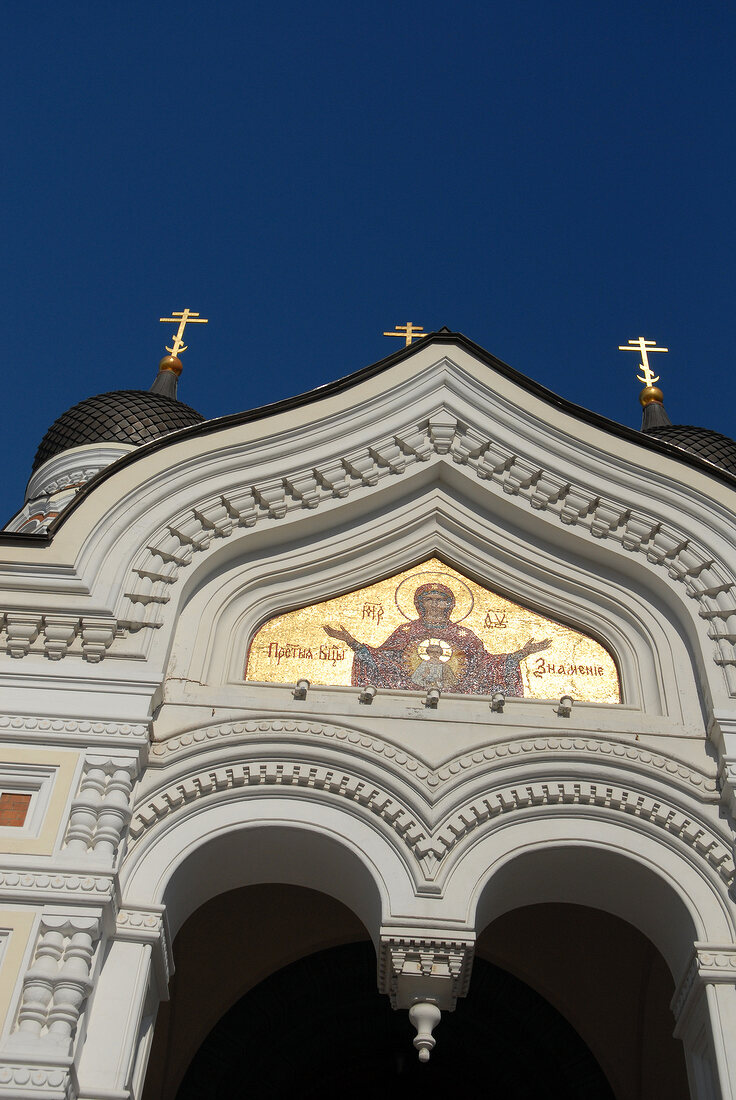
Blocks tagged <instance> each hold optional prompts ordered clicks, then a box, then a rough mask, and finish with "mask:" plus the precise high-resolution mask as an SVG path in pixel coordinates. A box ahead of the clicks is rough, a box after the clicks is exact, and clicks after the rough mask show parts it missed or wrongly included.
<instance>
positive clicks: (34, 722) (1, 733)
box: [0, 714, 149, 752]
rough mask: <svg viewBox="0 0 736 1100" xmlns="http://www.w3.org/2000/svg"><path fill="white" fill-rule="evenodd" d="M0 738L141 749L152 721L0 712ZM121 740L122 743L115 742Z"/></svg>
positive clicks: (145, 741) (24, 741) (147, 737)
mask: <svg viewBox="0 0 736 1100" xmlns="http://www.w3.org/2000/svg"><path fill="white" fill-rule="evenodd" d="M0 741H22V742H23V743H24V744H28V743H34V742H36V741H39V742H42V743H48V742H49V741H50V742H52V743H53V744H69V745H81V746H84V747H91V746H93V745H98V746H100V747H103V748H106V749H110V748H113V747H114V748H115V749H117V748H121V749H122V748H135V749H137V750H138V752H140V750H141V749H145V748H147V746H148V742H149V725H148V723H145V722H106V721H102V722H95V721H93V720H89V721H85V720H83V719H77V718H41V717H35V716H33V715H20V714H3V715H0ZM117 741H119V742H120V745H116V744H115V743H116V742H117Z"/></svg>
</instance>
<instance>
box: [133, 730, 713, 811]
mask: <svg viewBox="0 0 736 1100" xmlns="http://www.w3.org/2000/svg"><path fill="white" fill-rule="evenodd" d="M253 734H255V735H256V736H257V735H259V734H277V735H279V734H288V735H293V734H296V735H298V736H307V737H310V738H312V737H316V738H320V739H325V740H326V741H340V742H343V743H345V744H346V746H355V747H356V748H360V749H363V750H369V751H370V752H372V753H375V754H376V755H377V756H382V757H384V759H386V760H388V761H390V762H391V763H392V764H394V765H398V766H399V767H400V768H402V769H404V770H406V771H408V772H409V773H410V774H411V775H412V776H413V777H414V778H416V779H417V780H419V781H420V782H421V783H423V784H425V785H426V786H427V787H428V788H429V789H430V790H432V789H436V788H438V787H440V786H441V785H442V784H443V783H447V782H449V781H451V780H452V779H453V777H455V776H457V775H459V774H460V773H461V772H465V771H472V770H473V769H476V768H478V767H482V766H483V765H484V764H486V763H489V764H494V765H498V764H502V763H504V762H506V763H509V764H513V762H514V760H515V759H516V758H517V757H523V756H525V755H528V754H533V755H534V756H539V754H540V753H552V754H554V755H555V756H556V757H559V758H564V757H565V755H566V754H571V753H572V754H575V755H579V754H581V753H583V754H585V755H587V754H593V755H597V756H599V757H607V758H610V760H611V762H612V763H614V764H615V763H617V762H620V763H623V764H627V765H632V764H633V765H634V766H637V765H638V766H644V767H645V768H648V769H649V768H653V769H655V770H657V771H662V772H665V773H666V775H667V776H668V777H669V778H670V779H671V780H674V781H675V782H677V783H678V784H680V785H684V786H692V787H693V788H694V789H695V790H697V791H698V792H699V794H700V797H701V798H704V799H709V800H712V801H716V800H717V798H718V785H717V783H716V781H715V780H714V779H711V778H710V777H709V776H706V775H703V774H702V772H699V771H696V770H695V769H693V768H689V767H687V766H686V765H685V764H681V763H679V762H678V761H676V760H673V759H672V758H671V757H667V756H663V755H662V754H661V753H657V752H653V751H652V750H649V749H644V748H641V747H639V746H638V745H635V744H632V743H631V742H630V741H629V742H625V741H615V740H611V739H609V738H604V737H586V736H570V737H550V736H544V735H540V736H537V737H534V738H515V739H512V740H509V741H501V742H498V743H496V744H494V745H483V746H481V747H479V748H478V749H473V750H471V751H469V752H466V753H462V754H461V755H459V756H456V757H453V758H452V759H451V760H449V761H448V762H447V763H445V764H443V765H441V766H440V767H439V768H430V767H429V766H428V765H427V764H425V763H423V762H422V761H421V760H418V759H417V758H416V757H415V756H412V754H411V753H409V752H407V751H406V750H405V749H402V748H398V747H397V746H396V745H392V744H391V743H390V742H388V741H384V740H383V739H382V738H380V737H376V736H375V735H374V734H370V733H366V732H365V731H362V730H355V729H349V728H348V727H345V726H337V725H333V724H330V723H326V722H310V721H297V720H295V719H290V718H283V719H281V718H259V719H244V720H242V721H239V722H237V721H234V722H220V723H216V724H213V725H211V726H204V727H200V728H199V729H196V730H192V731H191V732H188V733H181V734H178V735H177V736H175V737H170V738H167V739H166V740H165V741H158V742H155V743H154V744H153V745H152V747H151V753H150V766H151V767H152V768H156V767H161V766H167V765H168V764H169V762H170V761H171V759H172V757H173V758H178V757H181V756H185V755H187V754H189V753H191V752H192V751H197V750H198V749H200V748H201V747H204V746H206V745H214V743H216V742H217V741H219V740H222V739H233V740H235V739H240V738H244V737H245V738H249V739H250V738H251V735H253Z"/></svg>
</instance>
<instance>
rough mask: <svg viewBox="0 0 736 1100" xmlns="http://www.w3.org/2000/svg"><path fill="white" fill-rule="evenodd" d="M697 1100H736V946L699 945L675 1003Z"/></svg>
mask: <svg viewBox="0 0 736 1100" xmlns="http://www.w3.org/2000/svg"><path fill="white" fill-rule="evenodd" d="M672 1011H673V1012H674V1014H675V1019H676V1021H677V1023H676V1025H675V1037H676V1038H678V1039H682V1042H683V1045H684V1047H685V1058H686V1061H687V1072H688V1079H689V1082H690V1093H691V1095H692V1097H693V1100H736V945H734V944H727V945H718V944H707V943H696V944H695V951H694V954H693V957H692V960H691V962H690V965H689V966H688V968H687V971H686V972H685V975H684V976H683V978H682V980H681V981H680V984H679V986H678V988H677V990H676V992H675V995H674V997H673V998H672Z"/></svg>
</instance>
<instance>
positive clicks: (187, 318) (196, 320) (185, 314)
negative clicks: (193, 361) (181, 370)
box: [159, 309, 208, 355]
mask: <svg viewBox="0 0 736 1100" xmlns="http://www.w3.org/2000/svg"><path fill="white" fill-rule="evenodd" d="M159 321H160V322H161V321H163V323H164V324H168V323H169V322H170V323H171V324H174V325H175V324H176V322H177V321H178V322H179V330H178V332H177V334H176V336H175V337H174V344H173V347H166V350H167V351H170V352H171V354H172V355H179V353H180V352H182V351H186V350H187V347H188V346H189V345H188V344H185V343H184V342H183V339H182V338H183V336H184V329H185V328H186V326H187V325H206V324H208V319H207V318H206V317H200V316H199V314H198V313H192V311H191V309H182V310H181V311H177V310H174V311H173V314H172V316H171V317H159Z"/></svg>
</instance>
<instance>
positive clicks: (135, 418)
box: [33, 390, 204, 470]
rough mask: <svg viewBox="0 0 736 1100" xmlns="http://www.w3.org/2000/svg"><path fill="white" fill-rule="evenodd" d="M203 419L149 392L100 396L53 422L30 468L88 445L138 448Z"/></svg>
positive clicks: (179, 404) (116, 392) (122, 392)
mask: <svg viewBox="0 0 736 1100" xmlns="http://www.w3.org/2000/svg"><path fill="white" fill-rule="evenodd" d="M203 420H204V417H203V416H202V415H201V414H200V413H198V412H197V411H196V409H192V408H190V406H189V405H184V404H183V403H182V402H181V401H177V400H176V399H175V398H171V397H165V396H164V395H163V394H160V393H151V392H150V390H114V391H113V392H112V393H100V394H98V395H97V397H88V398H87V399H86V401H80V402H79V404H78V405H73V406H72V408H71V409H68V410H67V411H66V412H65V413H64V414H63V415H62V416H60V417H59V419H58V420H55V421H54V423H53V424H52V425H51V427H50V428H49V430H48V431H47V432H46V435H45V436H44V437H43V439H42V440H41V443H40V445H39V448H38V450H37V451H36V457H35V459H34V460H33V469H34V470H37V469H38V467H39V466H42V465H43V463H44V462H47V461H48V460H49V459H50V458H53V457H54V455H58V454H61V452H62V451H68V450H69V449H70V448H71V447H83V446H84V445H85V444H88V443H128V444H132V445H133V446H135V447H140V446H141V445H142V444H143V443H149V442H150V441H151V440H152V439H159V438H160V437H161V436H162V435H168V434H169V432H175V431H177V430H178V429H179V428H188V427H189V426H190V425H192V424H199V423H201V422H202V421H203Z"/></svg>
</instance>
